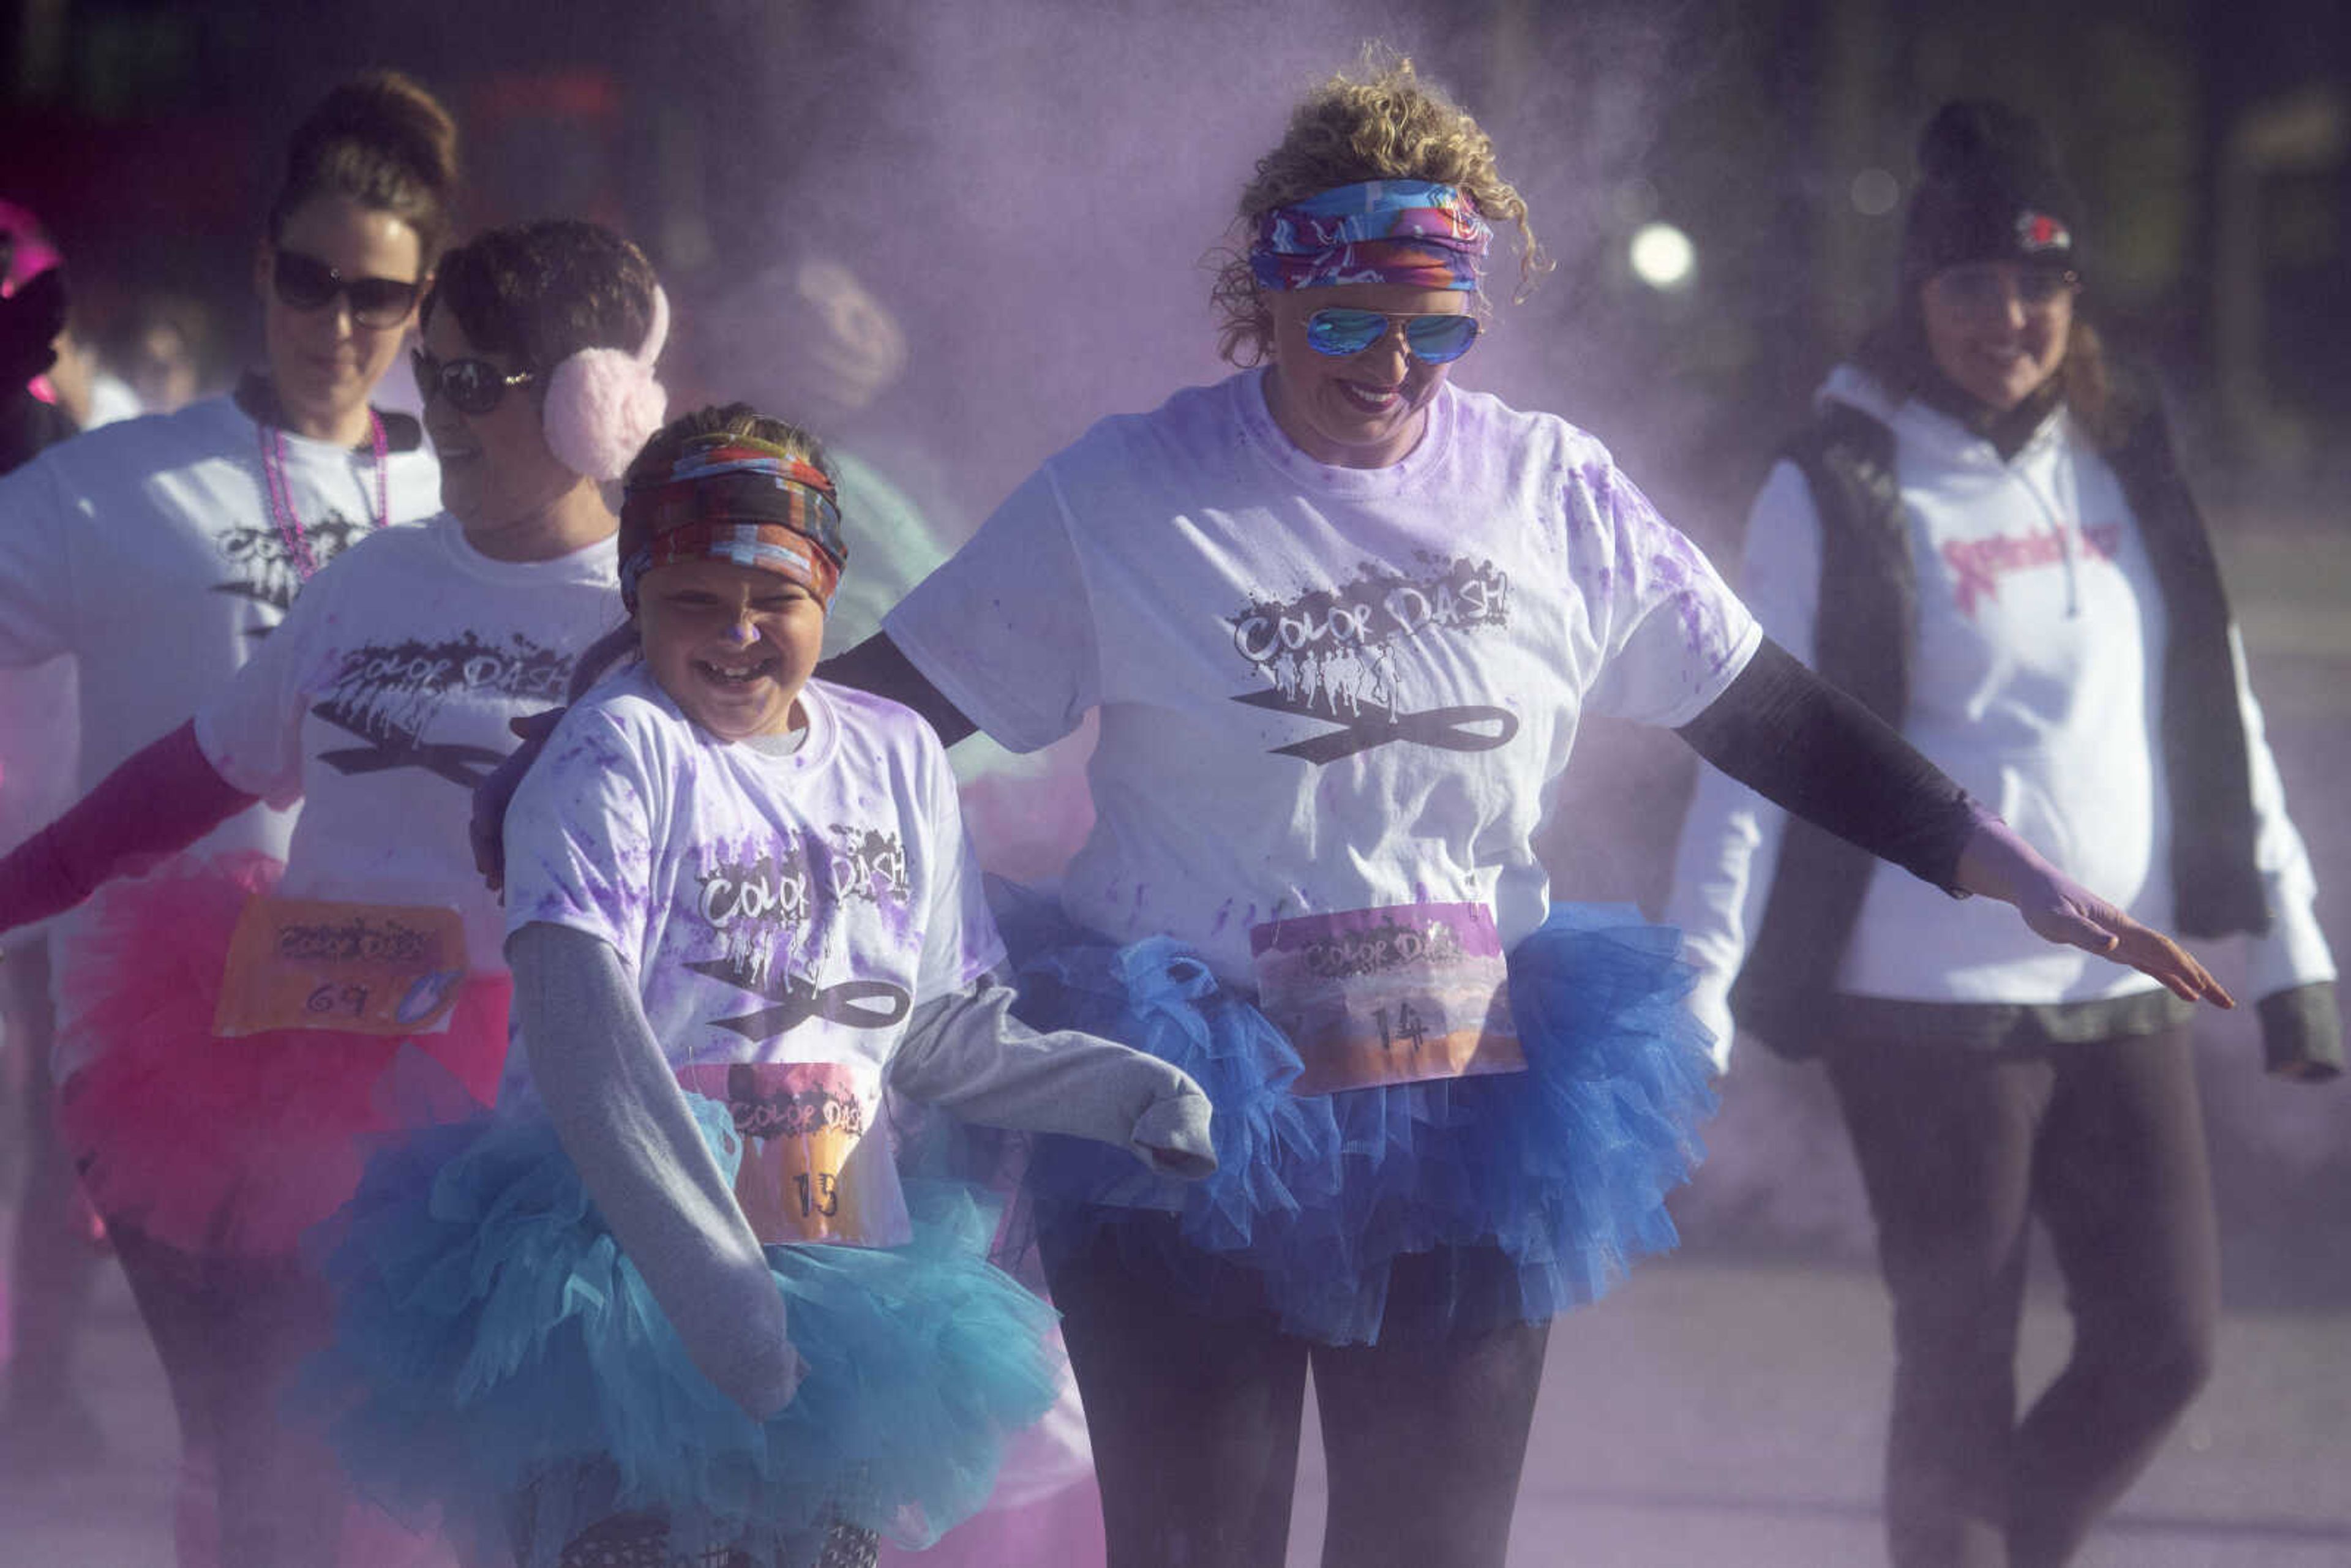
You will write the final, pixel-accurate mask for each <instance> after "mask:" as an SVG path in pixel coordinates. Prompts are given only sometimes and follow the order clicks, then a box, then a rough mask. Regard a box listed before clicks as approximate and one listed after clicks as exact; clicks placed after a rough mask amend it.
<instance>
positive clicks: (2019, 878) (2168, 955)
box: [1958, 817, 2237, 1008]
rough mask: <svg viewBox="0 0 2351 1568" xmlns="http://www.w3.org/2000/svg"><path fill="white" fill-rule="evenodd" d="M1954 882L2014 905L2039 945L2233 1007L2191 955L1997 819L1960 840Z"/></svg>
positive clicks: (1989, 819)
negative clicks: (2107, 962)
mask: <svg viewBox="0 0 2351 1568" xmlns="http://www.w3.org/2000/svg"><path fill="white" fill-rule="evenodd" d="M1958 880H1959V885H1960V886H1961V887H1964V888H1966V889H1967V890H1968V891H1969V892H1970V893H1980V894H1983V895H1984V896H1985V897H1987V898H1997V899H1999V900H2000V901H2001V902H2002V903H2003V904H2014V905H2015V906H2016V912H2017V913H2018V914H2019V915H2022V916H2024V923H2025V924H2026V925H2030V926H2031V927H2032V930H2033V933H2034V935H2036V936H2040V937H2041V938H2042V939H2043V941H2047V942H2058V943H2063V944H2064V945H2065V946H2069V947H2079V948H2081V949H2083V950H2084V951H2085V952H2090V953H2095V954H2096V955H2098V956H2100V957H2101V958H2111V959H2113V960H2114V961H2115V962H2116V963H2117V964H2128V965H2129V966H2130V967H2132V968H2134V969H2137V971H2138V972H2139V973H2141V974H2143V975H2149V976H2152V977H2155V978H2156V979H2158V980H2160V981H2162V982H2163V984H2164V985H2165V986H2166V987H2168V988H2169V989H2170V991H2171V993H2172V995H2174V996H2176V997H2179V998H2183V999H2185V1000H2188V1001H2191V1002H2199V1001H2202V1002H2211V1003H2213V1004H2214V1005H2216V1006H2219V1007H2223V1008H2233V1007H2235V1006H2236V1005H2237V1000H2236V998H2234V997H2231V995H2230V994H2229V993H2228V992H2227V991H2225V990H2223V989H2222V988H2221V987H2220V981H2218V980H2216V979H2214V978H2213V977H2212V976H2211V974H2210V972H2209V971H2208V970H2206V968H2205V967H2204V966H2203V965H2201V964H2199V963H2198V962H2197V961H2196V958H2195V956H2194V955H2193V954H2191V953H2189V951H2188V950H2187V949H2186V948H2184V947H2182V946H2180V945H2179V943H2177V942H2174V941H2173V940H2172V939H2171V938H2170V937H2168V936H2165V935H2164V934H2163V933H2162V932H2160V931H2157V930H2155V929H2153V928H2152V927H2149V926H2146V925H2140V924H2139V923H2138V922H2137V921H2136V920H2134V919H2132V918H2131V917H2130V916H2129V915H2126V914H2124V913H2123V912H2122V911H2121V910H2119V909H2117V908H2116V907H2115V906H2114V905H2113V904H2109V903H2107V902H2106V901H2105V899H2103V898H2100V897H2099V896H2098V895H2097V894H2094V893H2092V892H2091V891H2090V890H2089V889H2087V888H2085V887H2084V886H2082V885H2081V883H2077V882H2075V881H2074V879H2073V878H2071V877H2069V876H2067V875H2066V874H2065V873H2063V872H2061V871H2059V870H2058V869H2057V868H2056V867H2055V866H2053V865H2051V864H2050V863H2049V862H2047V861H2045V860H2043V858H2042V857H2041V855H2040V852H2038V851H2036V850H2034V849H2033V847H2032V845H2031V844H2029V843H2026V842H2025V841H2024V840H2023V839H2022V838H2021V837H2019V836H2018V834H2017V832H2016V831H2015V830H2014V829H2012V828H2011V827H2010V826H2009V825H2008V824H2007V823H2006V822H2003V821H2001V820H2000V819H1999V818H1997V817H1987V818H1986V819H1985V820H1984V821H1983V825H1982V826H1980V828H1978V829H1977V830H1976V834H1975V837H1973V838H1972V839H1970V840H1969V841H1968V847H1967V848H1966V850H1964V851H1963V852H1961V853H1960V855H1959V873H1958Z"/></svg>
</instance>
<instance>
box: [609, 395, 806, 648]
mask: <svg viewBox="0 0 2351 1568" xmlns="http://www.w3.org/2000/svg"><path fill="white" fill-rule="evenodd" d="M848 559H849V547H848V546H846V545H844V544H843V543H841V508H840V507H839V506H838V505H837V504H836V503H835V501H834V499H833V493H832V481H831V480H830V479H828V478H826V477H825V476H824V473H823V471H822V470H821V469H820V468H818V467H817V466H816V465H814V464H812V463H810V462H809V461H808V460H807V459H806V458H803V457H799V456H796V455H793V454H791V453H789V452H788V451H786V450H785V449H784V448H782V447H780V446H778V445H776V444H774V443H773V442H768V441H761V440H759V439H758V437H756V436H750V435H714V436H707V437H704V438H702V439H700V440H697V441H694V442H689V443H688V444H686V447H685V450H684V451H683V452H681V453H679V454H678V455H677V458H676V460H675V461H674V462H673V463H672V464H671V465H670V468H669V472H668V473H666V474H664V475H662V476H659V477H658V478H653V479H650V480H647V481H646V482H643V483H642V484H637V485H632V486H630V487H629V494H628V497H627V498H626V499H625V500H623V501H622V503H621V598H622V601H623V602H625V603H626V604H627V605H628V607H629V609H630V610H631V611H632V612H633V611H634V610H635V609H636V607H637V582H638V580H639V579H641V578H643V576H644V575H645V573H647V572H649V571H651V570H653V569H654V568H656V567H664V566H670V565H673V564H674V563H676V562H678V561H682V560H725V561H732V562H734V563H735V564H736V565H737V566H749V567H757V568H758V569H759V570H762V571H772V572H774V573H776V574H777V575H778V576H779V577H787V578H789V579H790V580H792V581H794V582H797V583H799V585H800V586H801V587H803V588H805V589H807V590H808V591H810V593H812V594H814V595H815V596H816V599H817V601H818V602H819V603H820V604H830V603H831V601H832V591H833V590H834V589H836V588H838V587H839V586H840V585H841V567H842V566H843V565H844V564H846V563H847V561H848Z"/></svg>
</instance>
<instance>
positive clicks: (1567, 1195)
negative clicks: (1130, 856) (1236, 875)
mask: <svg viewBox="0 0 2351 1568" xmlns="http://www.w3.org/2000/svg"><path fill="white" fill-rule="evenodd" d="M1032 913H1033V912H1032ZM1007 928H1008V931H1009V930H1014V929H1021V928H1022V923H1019V922H1008V923H1007ZM1026 932H1027V933H1040V932H1041V933H1042V934H1043V936H1044V940H1042V941H1040V943H1039V945H1038V946H1035V947H1034V948H1031V949H1029V950H1027V951H1026V952H1025V953H1024V951H1023V950H1022V949H1021V948H1019V947H1016V948H1015V953H1016V956H1018V957H1019V960H1020V962H1019V968H1020V980H1021V988H1022V995H1023V1016H1024V1017H1025V1018H1026V1019H1028V1021H1029V1022H1030V1023H1031V1024H1033V1025H1036V1026H1037V1027H1039V1028H1077V1029H1084V1030H1092V1032H1095V1033H1099V1034H1105V1035H1108V1036H1110V1037H1111V1038H1113V1039H1115V1040H1123V1041H1125V1042H1126V1043H1127V1044H1130V1045H1133V1046H1134V1047H1136V1048H1137V1049H1139V1050H1144V1051H1150V1052H1152V1053H1153V1054H1154V1055H1156V1056H1160V1057H1163V1058H1165V1060H1167V1061H1172V1062H1174V1063H1175V1065H1176V1066H1178V1067H1181V1068H1183V1069H1185V1070H1186V1071H1188V1072H1190V1073H1191V1074H1192V1075H1193V1076H1194V1077H1195V1078H1196V1079H1198V1080H1199V1082H1200V1084H1201V1086H1202V1088H1204V1089H1205V1090H1206V1091H1207V1093H1208V1097H1209V1099H1210V1101H1211V1102H1212V1103H1214V1105H1215V1107H1216V1124H1215V1125H1216V1136H1217V1160H1218V1162H1219V1168H1218V1171H1217V1175H1216V1176H1213V1177H1211V1178H1209V1180H1208V1181H1206V1182H1202V1183H1199V1184H1197V1185H1196V1186H1194V1187H1193V1188H1192V1189H1190V1190H1189V1191H1186V1190H1183V1189H1181V1188H1176V1187H1174V1186H1172V1185H1164V1186H1163V1187H1161V1188H1158V1189H1154V1188H1151V1187H1149V1186H1146V1185H1145V1184H1144V1182H1141V1181H1139V1180H1138V1178H1137V1176H1136V1175H1135V1173H1134V1171H1133V1170H1132V1169H1131V1168H1126V1167H1122V1166H1120V1165H1119V1164H1118V1162H1117V1161H1116V1160H1115V1159H1113V1158H1111V1157H1109V1155H1111V1154H1113V1153H1114V1151H1105V1150H1102V1149H1101V1148H1099V1146H1096V1145H1085V1144H1082V1143H1080V1142H1078V1141H1076V1140H1073V1139H1067V1138H1050V1139H1040V1147H1039V1148H1038V1150H1037V1151H1036V1153H1035V1155H1033V1156H1032V1158H1031V1161H1030V1165H1029V1201H1030V1204H1031V1207H1032V1208H1033V1210H1034V1215H1035V1224H1036V1226H1037V1228H1038V1231H1039V1234H1040V1242H1041V1244H1042V1245H1043V1246H1044V1247H1045V1248H1046V1249H1047V1250H1048V1251H1053V1250H1061V1251H1074V1250H1076V1249H1080V1248H1082V1247H1085V1246H1088V1245H1091V1244H1092V1243H1093V1242H1094V1241H1095V1240H1097V1239H1099V1238H1101V1237H1102V1235H1103V1234H1104V1233H1108V1234H1110V1235H1112V1236H1113V1237H1114V1238H1115V1239H1116V1240H1117V1242H1118V1244H1119V1245H1120V1246H1121V1247H1123V1248H1124V1249H1128V1250H1129V1251H1130V1254H1131V1255H1136V1256H1137V1257H1138V1261H1146V1260H1147V1262H1148V1263H1149V1264H1150V1266H1151V1267H1152V1268H1153V1269H1154V1270H1155V1271H1165V1274H1167V1275H1170V1276H1172V1277H1173V1278H1174V1279H1175V1281H1178V1282H1179V1285H1180V1288H1182V1289H1184V1290H1185V1291H1186V1292H1187V1293H1188V1294H1189V1295H1191V1297H1192V1298H1193V1299H1194V1301H1196V1304H1197V1305H1198V1306H1199V1307H1200V1309H1201V1310H1202V1311H1204V1312H1212V1313H1217V1314H1231V1313H1237V1312H1258V1311H1270V1312H1272V1313H1274V1314H1275V1316H1276V1317H1277V1318H1278V1319H1279V1321H1280V1325H1281V1328H1282V1330H1283V1332H1285V1333H1293V1334H1298V1335H1301V1336H1302V1337H1305V1338H1308V1339H1312V1340H1316V1341H1319V1342H1322V1343H1330V1344H1353V1343H1377V1342H1379V1341H1381V1340H1383V1339H1385V1340H1390V1341H1394V1340H1396V1339H1405V1340H1407V1341H1412V1340H1426V1339H1431V1338H1447V1337H1452V1336H1454V1335H1458V1334H1467V1333H1482V1332H1485V1331H1487V1330H1489V1329H1492V1328H1496V1327H1499V1326H1500V1325H1502V1324H1504V1323H1507V1322H1542V1321H1546V1320H1548V1319H1550V1318H1552V1317H1555V1316H1557V1315H1558V1314H1559V1313H1561V1312H1567V1311H1569V1310H1571V1309H1572V1308H1574V1307H1577V1306H1580V1305H1583V1304H1584V1303H1586V1302H1589V1301H1595V1300H1597V1299H1598V1298H1599V1297H1600V1296H1601V1295H1603V1294H1604V1292H1605V1291H1607V1290H1608V1289H1609V1288H1610V1287H1611V1286H1612V1285H1614V1283H1615V1282H1616V1281H1618V1280H1620V1279H1622V1278H1623V1277H1624V1276H1625V1272H1626V1270H1628V1269H1629V1267H1630V1266H1631V1263H1632V1260H1634V1259H1635V1258H1636V1257H1639V1256H1641V1255H1643V1254H1646V1253H1653V1252H1663V1251H1668V1250H1670V1249H1672V1248H1673V1247H1674V1246H1675V1245H1676V1243H1677V1240H1678V1237H1677V1233H1676V1231H1675V1229H1674V1225H1673V1220H1672V1219H1671V1218H1670V1217H1669V1216H1668V1215H1667V1211H1666V1196H1667V1194H1668V1193H1669V1192H1671V1191H1672V1190H1673V1189H1674V1188H1676V1187H1677V1186H1680V1185H1682V1183H1684V1182H1686V1181H1687V1180H1688V1179H1689V1176H1690V1174H1691V1172H1692V1171H1693V1170H1695V1169H1696V1167H1697V1166H1698V1161H1699V1160H1700V1159H1701V1158H1702V1157H1703V1152H1704V1151H1703V1149H1702V1147H1701V1145H1700V1144H1699V1141H1698V1134H1697V1128H1698V1125H1699V1124H1701V1123H1702V1122H1704V1121H1705V1119H1706V1118H1707V1117H1708V1116H1709V1115H1711V1114H1712V1113H1713V1111H1714V1109H1715V1105H1716V1103H1717V1102H1716V1098H1715V1094H1714V1091H1713V1089H1712V1087H1711V1078H1712V1074H1713V1061H1712V1057H1711V1055H1710V1053H1709V1049H1708V1048H1709V1045H1710V1043H1711V1042H1710V1040H1709V1038H1708V1033H1707V1031H1706V1030H1705V1029H1704V1027H1703V1026H1701V1025H1699V1024H1698V1022H1697V1021H1696V1020H1695V1019H1692V1018H1691V1017H1690V1015H1689V1014H1688V1012H1687V1009H1685V1008H1684V1007H1683V1006H1682V1002H1681V998H1683V997H1684V995H1686V994H1687V991H1688V989H1689V987H1690V984H1691V981H1692V979H1693V978H1694V977H1695V971H1693V970H1692V969H1691V968H1690V967H1688V966H1687V965H1686V964H1684V963H1683V962H1682V961H1681V959H1680V957H1679V946H1680V938H1679V936H1678V934H1677V933H1676V932H1675V931H1674V930H1672V929H1671V928H1670V927H1667V926H1661V925H1652V924H1651V923H1649V922H1648V921H1646V920H1645V919H1644V918H1643V917H1642V916H1641V915H1640V913H1639V911H1637V910H1635V909H1633V908H1632V907H1630V906H1629V905H1600V904H1554V905H1552V913H1551V917H1550V919H1548V920H1547V921H1545V922H1544V924H1543V925H1541V927H1540V928H1539V929H1537V930H1536V931H1534V932H1533V933H1532V934H1531V935H1530V936H1527V937H1526V938H1525V939H1524V940H1523V941H1521V942H1520V944H1519V945H1518V946H1516V947H1515V948H1513V949H1512V950H1511V952H1510V999H1511V1008H1512V1012H1513V1014H1514V1015H1515V1018H1516V1021H1517V1025H1518V1030H1519V1036H1520V1045H1521V1047H1522V1049H1523V1050H1524V1051H1525V1053H1526V1057H1527V1070H1526V1071H1523V1072H1507V1073H1493V1074H1487V1075H1481V1076H1476V1077H1468V1078H1456V1079H1447V1080H1438V1081H1434V1082H1422V1083H1408V1084H1399V1085H1393V1086H1387V1087H1380V1088H1369V1089H1350V1090H1343V1091H1341V1092H1336V1093H1332V1094H1321V1095H1311V1096H1300V1095H1294V1094H1291V1093H1290V1091H1289V1087H1288V1085H1289V1084H1290V1082H1293V1081H1294V1080H1295V1079H1296V1077H1297V1075H1298V1072H1299V1070H1300V1069H1299V1059H1298V1054H1297V1052H1296V1051H1295V1050H1294V1049H1293V1048H1292V1047H1291V1045H1290V1041H1289V1040H1287V1039H1285V1038H1284V1037H1283V1035H1282V1032H1281V1030H1280V1029H1279V1028H1277V1027H1276V1026H1275V1025H1274V1024H1273V1023H1271V1022H1270V1020H1268V1019H1266V1017H1265V1015H1264V1014H1262V1013H1260V1012H1259V1011H1258V1009H1257V1008H1256V1006H1255V1005H1254V1003H1253V1000H1252V999H1251V998H1250V997H1249V996H1248V995H1247V994H1245V993H1243V992H1240V991H1238V990H1236V989H1234V988H1229V987H1225V986H1222V985H1220V984H1219V983H1218V982H1217V979H1216V978H1215V977H1214V976H1213V975H1212V974H1210V972H1209V970H1208V967H1207V963H1206V962H1205V961H1204V960H1202V959H1201V958H1200V957H1199V956H1198V955H1197V954H1196V953H1194V952H1192V951H1190V950H1189V949H1188V948H1186V947H1184V946H1181V945H1180V944H1177V943H1175V942H1174V941H1172V940H1170V939H1168V938H1165V937H1158V938H1152V939H1148V940H1145V941H1143V942H1138V943H1134V944H1132V945H1130V946H1125V947H1116V946H1112V945H1110V944H1109V943H1106V942H1101V941H1088V940H1086V939H1085V937H1084V935H1083V934H1082V933H1079V932H1077V931H1075V930H1074V929H1073V928H1070V927H1068V926H1067V925H1066V923H1064V925H1063V928H1062V929H1061V931H1059V932H1051V931H1050V930H1049V929H1047V928H1045V927H1043V926H1041V925H1039V924H1038V923H1036V922H1034V921H1033V920H1032V921H1030V922H1028V923H1026ZM1131 1166H1132V1162H1131V1161H1130V1162H1128V1167H1131ZM1170 1216H1173V1220H1172V1223H1171V1221H1170V1219H1169V1218H1168V1217H1170ZM1447 1249H1452V1250H1458V1252H1459V1253H1460V1254H1461V1255H1462V1261H1461V1262H1460V1264H1459V1266H1457V1267H1454V1268H1452V1269H1449V1270H1444V1271H1442V1274H1443V1277H1444V1278H1445V1279H1447V1281H1450V1283H1448V1284H1447V1285H1446V1286H1445V1287H1444V1288H1443V1289H1442V1290H1441V1291H1439V1299H1437V1300H1436V1301H1414V1302H1412V1303H1410V1305H1409V1307H1408V1308H1407V1307H1405V1306H1404V1304H1403V1303H1399V1310H1398V1311H1396V1312H1390V1310H1389V1303H1388V1299H1387V1287H1388V1276H1389V1269H1390V1265H1391V1264H1392V1263H1393V1262H1394V1260H1395V1259H1396V1258H1398V1257H1400V1256H1403V1255H1405V1254H1408V1253H1418V1252H1430V1251H1439V1250H1447ZM1486 1254H1499V1260H1500V1261H1501V1264H1502V1265H1503V1266H1501V1267H1494V1266H1491V1260H1490V1259H1489V1258H1487V1257H1485V1256H1483V1255H1486Z"/></svg>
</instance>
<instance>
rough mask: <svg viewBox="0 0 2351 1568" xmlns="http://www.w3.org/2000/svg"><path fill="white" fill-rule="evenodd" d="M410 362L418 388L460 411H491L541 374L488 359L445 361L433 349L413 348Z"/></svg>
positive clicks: (430, 398) (409, 358)
mask: <svg viewBox="0 0 2351 1568" xmlns="http://www.w3.org/2000/svg"><path fill="white" fill-rule="evenodd" d="M408 362H409V364H410V366H411V367H413V369H414V370H415V371H416V390H417V391H418V392H422V393H423V394H424V398H425V401H426V402H431V401H432V399H433V396H434V393H436V392H437V393H439V394H440V395H441V396H443V397H445V398H447V399H448V400H449V406H450V407H451V408H454V409H455V410H456V411H457V412H458V413H475V414H480V413H489V412H490V410H492V409H494V408H496V407H497V406H498V400H499V399H500V398H503V397H505V396H506V395H507V388H508V387H518V386H521V385H523V384H524V383H525V382H528V381H530V380H531V379H532V378H533V377H535V376H537V375H538V371H502V370H500V369H498V368H497V366H496V365H494V364H492V363H490V361H487V360H444V359H442V358H441V357H440V356H439V355H437V354H435V353H434V352H433V350H430V349H411V350H409V351H408Z"/></svg>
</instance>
